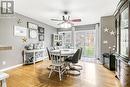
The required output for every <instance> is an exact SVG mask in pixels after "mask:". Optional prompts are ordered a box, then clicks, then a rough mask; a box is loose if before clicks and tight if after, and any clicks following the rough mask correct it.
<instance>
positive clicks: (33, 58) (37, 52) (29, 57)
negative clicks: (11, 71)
mask: <svg viewBox="0 0 130 87" xmlns="http://www.w3.org/2000/svg"><path fill="white" fill-rule="evenodd" d="M45 53H46V50H45V49H34V50H24V64H32V63H34V64H35V62H38V61H41V60H43V59H44V58H45V55H46V54H45Z"/></svg>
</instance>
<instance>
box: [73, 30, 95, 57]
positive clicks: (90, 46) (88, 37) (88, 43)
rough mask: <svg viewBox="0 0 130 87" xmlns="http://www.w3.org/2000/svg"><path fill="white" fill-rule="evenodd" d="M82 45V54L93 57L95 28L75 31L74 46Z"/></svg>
mask: <svg viewBox="0 0 130 87" xmlns="http://www.w3.org/2000/svg"><path fill="white" fill-rule="evenodd" d="M79 47H82V48H83V52H82V56H83V57H87V58H95V30H86V31H77V32H76V48H79Z"/></svg>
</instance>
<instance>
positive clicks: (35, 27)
mask: <svg viewBox="0 0 130 87" xmlns="http://www.w3.org/2000/svg"><path fill="white" fill-rule="evenodd" d="M27 28H30V29H38V26H37V25H36V24H34V23H31V22H27Z"/></svg>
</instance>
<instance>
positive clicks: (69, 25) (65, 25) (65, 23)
mask: <svg viewBox="0 0 130 87" xmlns="http://www.w3.org/2000/svg"><path fill="white" fill-rule="evenodd" d="M60 27H61V28H71V27H72V25H71V24H70V23H67V22H64V23H62V24H60Z"/></svg>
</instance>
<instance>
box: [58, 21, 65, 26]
mask: <svg viewBox="0 0 130 87" xmlns="http://www.w3.org/2000/svg"><path fill="white" fill-rule="evenodd" d="M63 23H65V22H61V23H59V24H57V25H61V24H63Z"/></svg>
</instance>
